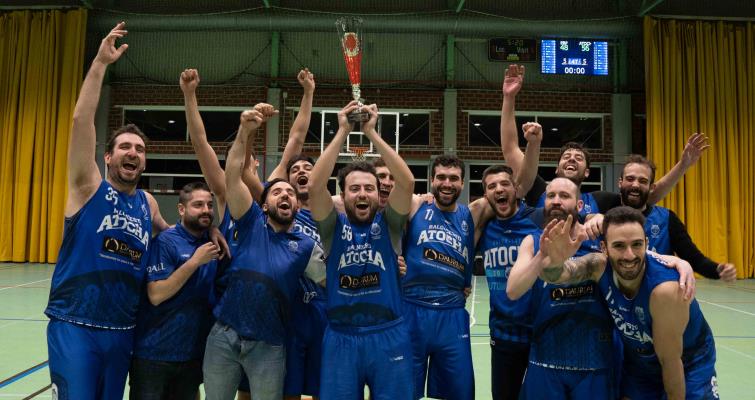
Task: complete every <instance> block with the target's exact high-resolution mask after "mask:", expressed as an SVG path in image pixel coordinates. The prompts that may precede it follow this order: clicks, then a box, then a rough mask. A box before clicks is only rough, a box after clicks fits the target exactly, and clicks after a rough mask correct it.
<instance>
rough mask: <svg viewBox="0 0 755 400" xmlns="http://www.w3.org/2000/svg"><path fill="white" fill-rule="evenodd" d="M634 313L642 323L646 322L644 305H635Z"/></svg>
mask: <svg viewBox="0 0 755 400" xmlns="http://www.w3.org/2000/svg"><path fill="white" fill-rule="evenodd" d="M634 315H635V316H636V317H637V319H638V320H639V321H640V322H641V323H643V324H644V323H645V310H644V309H643V308H642V307H640V306H637V307H635V308H634Z"/></svg>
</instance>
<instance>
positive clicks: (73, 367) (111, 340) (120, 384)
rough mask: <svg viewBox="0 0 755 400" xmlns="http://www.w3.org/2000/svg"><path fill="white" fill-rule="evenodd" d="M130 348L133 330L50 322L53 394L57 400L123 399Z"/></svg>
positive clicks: (49, 344)
mask: <svg viewBox="0 0 755 400" xmlns="http://www.w3.org/2000/svg"><path fill="white" fill-rule="evenodd" d="M133 347H134V330H133V329H126V330H117V329H101V328H93V327H88V326H83V325H77V324H73V323H70V322H65V321H60V320H56V319H52V320H50V323H49V324H48V325H47V352H48V355H49V359H50V379H51V380H52V391H53V393H56V394H57V398H58V399H60V400H66V399H76V400H89V399H91V400H94V399H120V398H123V390H124V388H125V386H126V375H127V374H128V369H129V366H130V364H131V353H132V350H133ZM53 398H55V396H53Z"/></svg>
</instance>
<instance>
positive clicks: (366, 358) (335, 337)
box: [320, 318, 414, 400]
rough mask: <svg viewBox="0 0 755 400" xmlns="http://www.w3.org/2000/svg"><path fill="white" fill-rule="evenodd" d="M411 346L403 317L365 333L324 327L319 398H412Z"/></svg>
mask: <svg viewBox="0 0 755 400" xmlns="http://www.w3.org/2000/svg"><path fill="white" fill-rule="evenodd" d="M412 382H413V379H412V348H411V339H410V338H409V330H408V328H407V325H406V323H405V322H404V321H403V319H402V318H398V319H396V320H394V321H391V322H389V323H387V324H384V325H382V326H378V327H374V328H372V330H369V331H367V332H363V331H362V332H347V331H344V330H340V329H339V330H335V329H333V327H332V326H330V325H329V326H328V327H327V328H326V329H325V337H324V338H323V343H322V374H321V375H320V398H322V399H347V400H356V399H362V398H364V386H365V385H368V386H369V387H370V397H371V398H372V400H412V399H413V398H414V386H413V384H412Z"/></svg>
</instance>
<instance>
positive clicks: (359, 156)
mask: <svg viewBox="0 0 755 400" xmlns="http://www.w3.org/2000/svg"><path fill="white" fill-rule="evenodd" d="M350 150H351V151H353V152H354V154H352V155H351V159H352V160H354V161H365V160H366V159H367V157H365V155H364V154H365V153H366V152H367V150H369V147H367V146H351V149H350Z"/></svg>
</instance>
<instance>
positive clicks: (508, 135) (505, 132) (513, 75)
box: [501, 64, 524, 175]
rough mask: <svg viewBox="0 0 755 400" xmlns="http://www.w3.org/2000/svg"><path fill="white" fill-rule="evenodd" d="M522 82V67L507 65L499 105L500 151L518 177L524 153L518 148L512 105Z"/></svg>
mask: <svg viewBox="0 0 755 400" xmlns="http://www.w3.org/2000/svg"><path fill="white" fill-rule="evenodd" d="M523 82H524V66H523V65H513V64H512V65H509V68H508V69H507V70H506V74H505V76H504V78H503V88H502V89H503V103H502V104H501V150H503V158H504V159H505V160H506V163H507V164H508V165H509V166H510V167H511V169H513V170H514V175H518V174H519V171H521V169H522V167H523V165H524V153H522V150H521V149H520V148H519V137H518V134H517V128H516V116H515V114H514V104H515V102H516V95H517V94H518V93H519V90H520V89H521V88H522V83H523Z"/></svg>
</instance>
